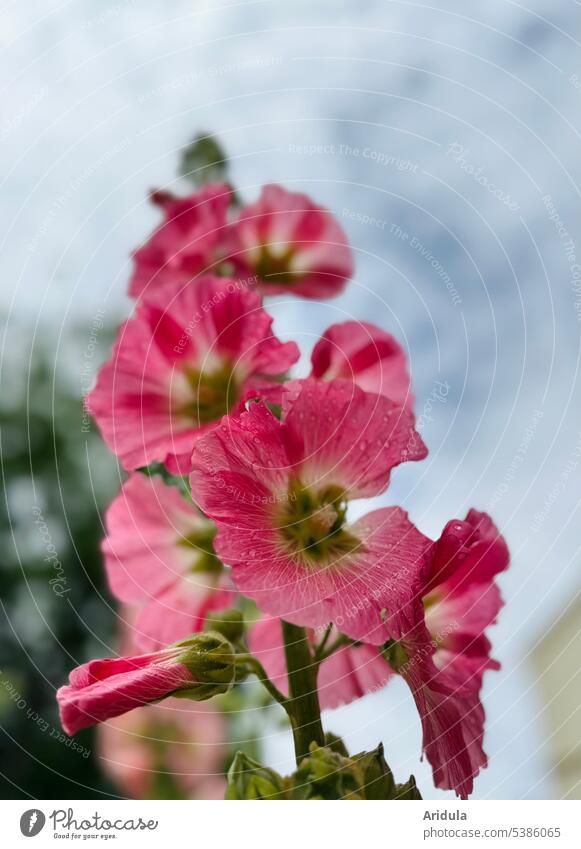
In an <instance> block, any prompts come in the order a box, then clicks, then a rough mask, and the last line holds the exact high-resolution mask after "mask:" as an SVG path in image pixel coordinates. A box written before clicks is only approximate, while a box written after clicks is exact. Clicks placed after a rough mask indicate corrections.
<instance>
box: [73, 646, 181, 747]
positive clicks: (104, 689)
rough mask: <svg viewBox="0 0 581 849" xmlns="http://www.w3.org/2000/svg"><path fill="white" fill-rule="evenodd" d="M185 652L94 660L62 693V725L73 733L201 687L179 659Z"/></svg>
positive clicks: (174, 649)
mask: <svg viewBox="0 0 581 849" xmlns="http://www.w3.org/2000/svg"><path fill="white" fill-rule="evenodd" d="M183 654H184V648H183V647H176V646H170V647H169V648H166V649H164V650H162V651H159V652H153V653H151V654H144V655H137V656H135V657H119V658H110V659H105V660H91V661H89V663H84V664H83V665H82V666H78V667H77V668H76V669H73V671H72V672H71V674H70V676H69V683H68V685H66V686H64V687H61V688H60V689H59V690H58V691H57V701H58V704H59V709H60V715H61V723H62V726H63V728H64V730H65V731H66V732H67V734H71V735H72V734H76V732H77V731H80V729H81V728H87V726H89V725H95V724H96V723H98V722H103V721H104V720H106V719H111V718H112V717H115V716H119V715H120V714H122V713H127V711H129V710H133V709H134V708H136V707H141V706H142V705H146V704H149V703H150V702H155V701H157V700H158V699H163V698H165V697H166V696H170V695H171V694H172V693H176V692H178V691H180V690H189V689H192V688H193V687H194V686H195V684H196V683H197V682H196V680H195V678H194V677H193V675H192V673H191V671H190V670H189V669H188V667H187V666H185V665H184V664H183V663H180V662H179V658H180V657H181V656H182V655H183Z"/></svg>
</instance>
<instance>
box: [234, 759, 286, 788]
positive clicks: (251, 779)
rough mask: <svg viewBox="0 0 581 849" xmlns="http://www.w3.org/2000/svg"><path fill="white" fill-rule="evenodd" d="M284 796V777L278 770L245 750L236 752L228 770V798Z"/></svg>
mask: <svg viewBox="0 0 581 849" xmlns="http://www.w3.org/2000/svg"><path fill="white" fill-rule="evenodd" d="M283 797H284V783H283V778H282V776H281V775H279V774H278V772H275V771H274V770H273V769H269V767H266V766H263V765H262V764H261V763H259V762H258V761H255V760H254V759H253V758H249V757H248V755H245V754H244V752H236V757H235V758H234V761H233V762H232V766H231V767H230V769H229V770H228V787H227V789H226V799H276V798H278V799H281V798H283Z"/></svg>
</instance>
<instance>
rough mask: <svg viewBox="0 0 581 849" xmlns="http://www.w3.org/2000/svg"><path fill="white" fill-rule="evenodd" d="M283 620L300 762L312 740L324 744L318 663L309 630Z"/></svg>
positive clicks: (297, 750) (291, 707) (285, 651)
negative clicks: (318, 689)
mask: <svg viewBox="0 0 581 849" xmlns="http://www.w3.org/2000/svg"><path fill="white" fill-rule="evenodd" d="M281 624H282V634H283V638H284V653H285V657H286V667H287V670H288V684H289V704H288V714H289V717H290V720H291V726H292V730H293V738H294V744H295V757H296V761H297V764H299V763H300V762H301V760H302V759H303V758H305V757H307V755H308V754H309V746H310V744H311V743H313V742H315V743H317V745H319V746H324V745H325V735H324V732H323V725H322V723H321V708H320V706H319V694H318V692H317V667H316V663H315V662H314V660H313V656H312V654H311V649H310V646H309V640H308V637H307V632H306V630H305V629H304V628H301V627H299V626H298V625H291V623H290V622H285V621H284V620H281Z"/></svg>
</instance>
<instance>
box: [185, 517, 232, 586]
mask: <svg viewBox="0 0 581 849" xmlns="http://www.w3.org/2000/svg"><path fill="white" fill-rule="evenodd" d="M216 531H217V529H216V528H215V527H214V526H213V525H210V524H208V527H207V528H203V529H199V530H197V531H193V532H192V533H191V534H189V535H188V536H187V537H180V539H179V542H178V545H180V546H182V548H191V549H194V552H192V554H193V557H194V561H193V563H192V565H191V566H190V569H189V571H190V573H192V574H196V573H199V572H206V573H208V572H209V573H210V574H213V575H219V574H220V572H221V571H222V561H221V560H219V559H218V557H216V554H215V553H214V537H215V536H216Z"/></svg>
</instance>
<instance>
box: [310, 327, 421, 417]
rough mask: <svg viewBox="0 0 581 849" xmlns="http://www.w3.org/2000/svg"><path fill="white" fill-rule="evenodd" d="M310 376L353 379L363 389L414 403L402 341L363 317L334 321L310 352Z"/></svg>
mask: <svg viewBox="0 0 581 849" xmlns="http://www.w3.org/2000/svg"><path fill="white" fill-rule="evenodd" d="M311 363H312V366H313V368H312V371H311V377H316V378H318V379H319V380H334V379H336V378H338V377H341V378H345V379H347V380H353V382H354V383H356V384H357V385H358V386H360V387H361V388H362V389H364V390H365V391H366V392H375V393H376V394H378V395H385V396H386V397H387V398H391V400H392V401H395V402H396V404H401V405H402V406H404V405H405V406H407V407H409V408H410V409H411V408H412V407H413V402H414V396H413V395H412V394H411V392H410V376H409V372H408V367H407V357H406V355H405V351H404V350H403V348H402V347H401V345H400V344H399V343H398V342H397V341H396V340H395V339H394V337H393V336H391V335H390V334H389V333H386V332H385V331H384V330H381V328H379V327H376V326H375V325H374V324H369V323H367V322H365V321H345V322H343V323H342V324H333V325H331V327H329V328H328V330H326V331H325V333H323V335H322V337H321V339H320V340H319V341H318V342H317V344H316V345H315V347H314V349H313V353H312V355H311Z"/></svg>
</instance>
